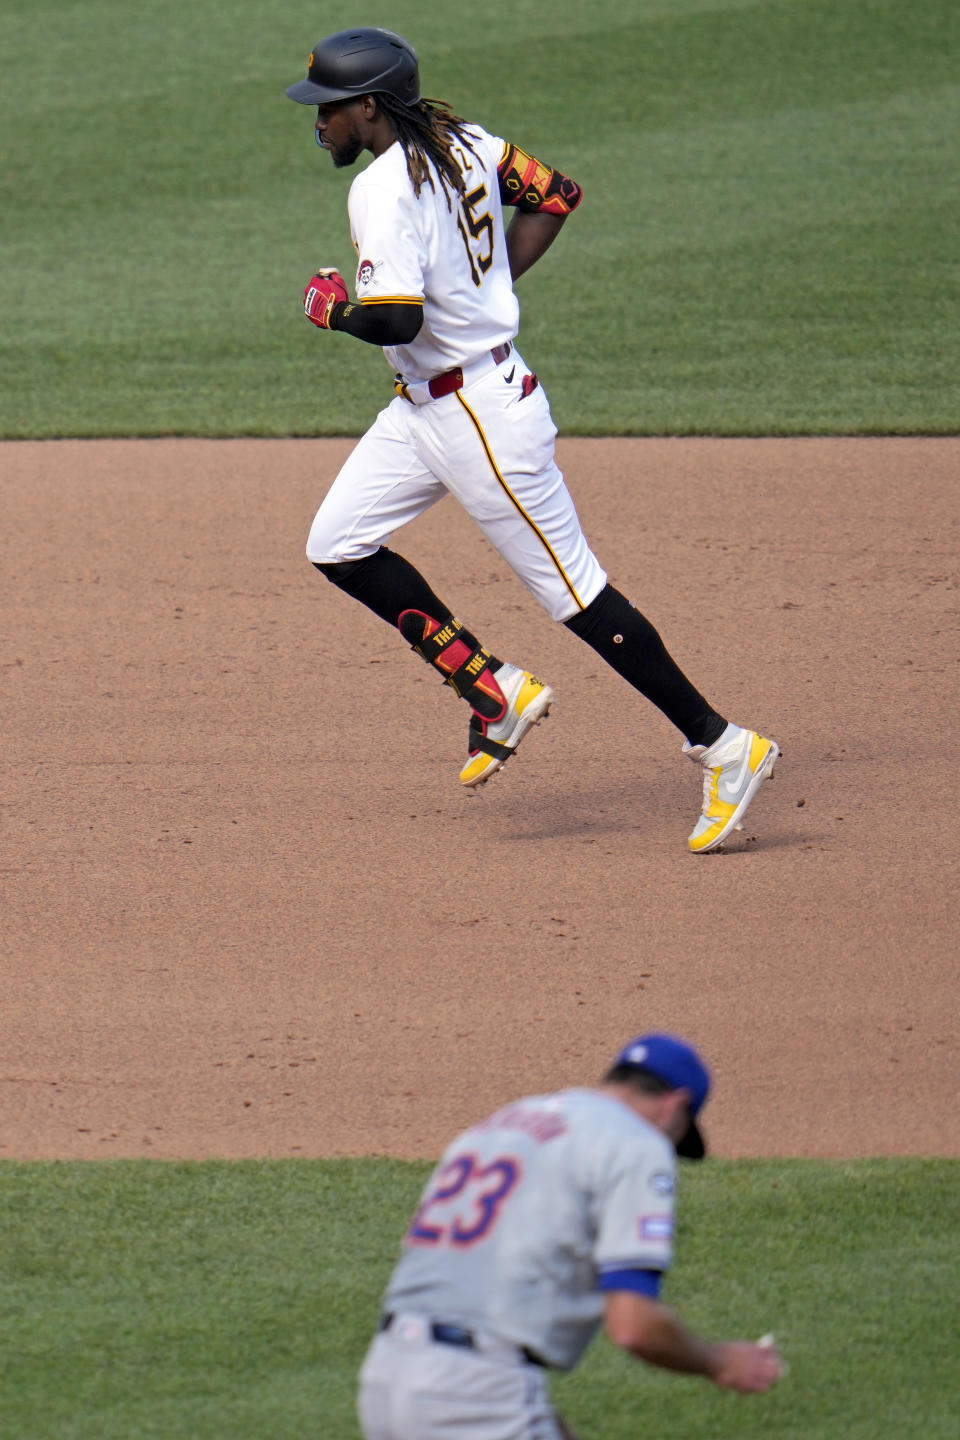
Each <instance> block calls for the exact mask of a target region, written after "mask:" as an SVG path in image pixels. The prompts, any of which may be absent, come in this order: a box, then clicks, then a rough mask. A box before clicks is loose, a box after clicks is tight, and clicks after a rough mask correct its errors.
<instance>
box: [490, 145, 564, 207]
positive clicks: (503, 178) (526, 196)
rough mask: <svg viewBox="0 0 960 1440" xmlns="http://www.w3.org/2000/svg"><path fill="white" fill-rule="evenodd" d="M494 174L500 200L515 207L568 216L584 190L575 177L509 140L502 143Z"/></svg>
mask: <svg viewBox="0 0 960 1440" xmlns="http://www.w3.org/2000/svg"><path fill="white" fill-rule="evenodd" d="M497 175H498V176H499V178H500V199H501V201H502V203H503V204H504V205H515V206H516V208H517V209H518V210H526V211H529V212H531V213H536V212H537V211H543V212H545V213H546V214H548V215H569V214H570V211H571V210H576V208H577V206H578V205H579V204H580V201H581V199H582V198H583V191H582V190H581V188H580V186H579V185H578V184H577V182H576V180H571V179H569V177H568V176H566V175H561V173H560V171H559V170H554V169H553V168H552V166H550V165H543V164H541V162H540V161H539V160H535V159H534V157H533V156H532V155H528V154H527V153H526V151H525V150H521V149H520V147H519V146H518V145H511V144H510V143H509V142H507V143H506V144H505V145H504V149H503V155H502V157H501V159H500V164H499V165H498V166H497Z"/></svg>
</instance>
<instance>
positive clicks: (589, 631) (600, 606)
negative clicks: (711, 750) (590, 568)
mask: <svg viewBox="0 0 960 1440" xmlns="http://www.w3.org/2000/svg"><path fill="white" fill-rule="evenodd" d="M565 623H566V626H567V628H568V629H569V630H572V631H573V633H574V634H575V635H579V636H580V638H581V640H586V642H587V644H588V645H592V647H593V649H594V650H596V652H597V654H598V655H600V656H602V657H603V659H604V660H606V662H607V664H608V665H611V666H612V667H613V669H614V670H616V672H617V674H618V675H622V676H623V678H624V680H626V681H628V682H629V684H631V685H632V686H633V687H634V689H636V690H639V691H640V693H641V695H645V696H646V698H647V699H648V700H650V701H651V702H652V703H653V704H654V705H656V706H657V708H658V709H660V710H662V711H663V713H664V715H666V717H667V719H668V720H670V721H672V723H673V724H674V725H676V727H677V729H678V730H680V731H682V733H683V734H684V735H685V736H686V738H687V739H688V740H689V741H690V744H691V745H712V744H713V742H714V740H718V739H719V738H720V736H721V735H722V734H723V731H724V729H725V727H726V723H727V722H726V720H724V718H723V716H722V715H718V714H717V712H716V710H714V709H713V707H712V706H711V705H709V704H708V703H707V701H706V700H705V699H704V698H703V696H702V695H701V694H700V692H699V690H696V689H694V687H693V686H692V685H691V684H690V681H689V680H688V679H687V677H686V676H685V675H684V673H683V671H682V670H681V669H680V668H679V666H678V665H677V664H676V662H675V661H674V660H672V659H671V657H670V655H669V653H668V652H667V649H666V646H665V645H664V643H663V641H662V640H661V639H660V636H659V635H658V634H657V631H656V630H655V629H654V628H653V626H652V625H651V624H650V621H649V620H648V619H647V618H646V616H644V615H641V613H640V611H639V610H638V609H637V608H636V606H634V605H631V604H630V601H629V600H628V599H627V598H626V596H624V595H621V594H620V591H619V590H615V589H614V588H613V586H612V585H606V586H604V588H603V589H602V590H601V591H600V594H599V595H598V596H597V598H596V599H595V600H592V601H591V602H590V604H589V605H588V606H587V608H586V609H585V610H581V612H580V614H579V615H574V616H572V618H571V619H569V620H567V621H566V622H565Z"/></svg>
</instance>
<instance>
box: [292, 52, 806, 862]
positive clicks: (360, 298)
mask: <svg viewBox="0 0 960 1440" xmlns="http://www.w3.org/2000/svg"><path fill="white" fill-rule="evenodd" d="M287 95H288V96H289V97H290V98H291V99H292V100H295V101H297V102H299V103H300V104H303V105H312V106H316V110H317V118H316V126H315V130H316V140H317V144H318V145H320V146H322V147H323V149H325V150H326V151H328V152H329V154H330V156H331V158H332V160H333V163H334V165H336V166H338V167H340V166H349V165H353V164H354V163H355V162H356V160H357V159H358V158H359V157H360V155H361V154H362V153H363V152H364V151H370V152H371V153H372V155H373V160H372V162H371V163H370V164H369V165H368V167H367V168H366V169H365V170H363V171H362V172H361V173H360V174H358V176H357V177H356V179H355V180H354V182H353V184H352V186H351V188H350V198H349V202H348V210H349V219H350V231H351V236H352V239H353V243H354V246H355V247H356V252H357V271H356V296H357V299H356V302H355V303H354V302H353V301H351V299H350V297H349V295H348V292H347V287H346V284H345V283H344V280H343V278H342V276H341V275H340V274H339V272H338V271H337V270H336V269H334V268H327V267H323V268H321V269H320V270H318V272H317V273H316V274H315V275H313V276H312V278H311V280H310V282H309V283H308V285H307V286H306V289H305V291H304V310H305V312H306V314H307V316H308V317H309V319H310V320H311V321H312V322H313V324H314V325H316V326H317V327H318V328H319V329H321V330H342V331H345V332H346V333H347V334H348V335H352V336H354V337H355V338H357V339H359V340H364V341H366V342H367V343H368V344H371V345H379V346H382V347H383V350H384V353H385V355H386V357H387V361H388V363H389V364H390V366H391V368H392V369H393V370H394V371H395V373H396V380H395V386H394V388H395V392H396V393H395V395H394V398H393V400H392V401H391V403H390V404H388V405H387V407H386V408H385V409H384V410H382V411H381V412H380V414H379V415H378V416H377V418H376V420H375V421H374V423H373V425H372V426H371V428H370V429H369V430H368V431H367V433H366V434H365V435H364V436H363V438H362V439H361V440H360V442H359V444H358V445H357V447H356V449H355V450H354V451H353V453H352V454H351V456H350V458H349V459H348V460H347V463H346V464H345V465H344V467H343V469H342V470H341V471H340V474H339V475H338V476H337V478H336V480H335V481H334V483H333V485H332V486H331V488H330V490H329V492H328V494H327V496H326V498H325V499H324V501H323V503H322V505H321V506H320V509H319V511H318V512H317V515H316V518H315V520H314V522H313V526H312V528H311V530H310V537H309V540H308V542H307V557H308V559H310V560H311V561H312V563H313V564H314V565H315V566H316V568H317V569H318V570H319V571H321V572H322V573H323V574H324V575H326V576H327V578H328V579H329V580H331V581H332V582H333V583H334V584H335V585H337V586H338V587H339V588H340V589H341V590H343V591H344V592H345V593H346V594H348V595H351V596H353V597H354V598H355V599H357V600H359V601H361V602H362V603H363V604H364V605H367V606H369V608H370V609H371V610H373V611H374V612H375V614H377V615H379V616H381V617H382V619H384V620H386V621H387V622H388V623H389V624H390V625H393V626H396V627H397V628H398V629H399V631H400V634H401V635H402V636H403V638H404V639H405V640H406V641H407V643H408V644H409V645H410V646H411V648H412V649H413V650H415V651H416V652H417V654H418V655H420V656H421V657H422V658H423V659H424V660H425V661H427V662H428V664H430V665H432V666H434V667H435V668H436V669H437V670H438V671H439V672H440V674H441V675H442V676H443V678H444V681H445V682H446V684H448V685H449V686H450V687H451V689H452V690H453V691H454V692H455V693H456V694H457V695H458V696H460V697H461V698H462V699H464V700H465V701H466V702H467V704H468V706H469V707H470V721H469V729H468V753H467V761H466V764H465V765H464V767H463V769H462V770H461V771H460V780H461V782H462V784H464V785H467V786H477V785H482V784H484V783H485V782H486V781H487V780H488V779H489V778H490V776H491V775H493V774H494V773H495V772H496V771H498V770H499V769H500V768H501V767H502V766H503V764H504V763H505V761H506V760H507V759H509V757H510V756H511V755H512V754H513V753H514V751H515V750H516V748H517V746H518V745H519V743H520V741H521V740H522V739H523V738H524V736H525V735H526V734H527V733H528V731H529V730H530V729H531V727H532V726H534V725H536V724H538V723H539V721H540V720H541V719H543V717H544V716H545V715H546V714H547V712H548V711H549V709H550V706H551V704H552V702H553V691H552V690H551V688H550V686H549V685H545V684H544V683H543V681H541V680H538V679H537V678H536V677H535V676H534V675H532V674H531V673H530V672H529V671H528V670H524V669H522V668H520V667H519V666H516V665H512V664H509V663H508V662H506V661H504V660H501V659H498V658H497V657H496V656H495V655H493V654H492V653H491V652H490V651H489V650H487V649H485V648H484V647H483V646H482V645H481V644H480V642H479V641H478V639H477V637H476V636H475V635H474V634H473V633H472V632H471V631H470V630H468V629H467V628H466V626H465V625H463V624H461V622H460V621H459V620H458V619H456V618H455V616H454V614H453V612H452V611H451V610H450V608H449V606H447V605H446V604H445V603H444V602H443V601H442V600H440V599H439V598H438V597H437V595H435V594H434V592H433V590H432V589H431V588H430V586H429V585H428V584H427V582H426V580H425V579H424V578H423V576H422V575H421V574H420V573H419V572H418V571H417V570H416V569H414V567H413V566H412V565H410V564H409V563H408V561H406V560H405V559H403V557H402V556H400V555H399V554H397V553H396V551H394V550H392V549H390V548H388V544H387V542H388V541H389V539H390V538H391V536H392V535H393V533H394V531H396V530H398V529H399V528H400V527H401V526H403V525H406V524H407V523H408V522H409V521H411V520H413V519H415V518H416V516H418V515H420V514H422V513H423V511H424V510H426V509H427V508H428V507H429V506H431V505H433V504H435V503H436V501H437V500H439V499H440V498H441V497H442V496H443V495H445V494H447V493H449V494H451V495H453V496H455V497H456V499H457V500H459V502H460V504H461V505H462V506H463V507H464V509H465V510H467V512H468V513H469V514H470V515H471V516H472V517H473V519H474V520H475V521H476V523H477V524H478V525H479V526H480V528H481V530H482V531H483V533H484V534H485V535H486V536H487V538H488V539H489V540H490V542H491V544H493V545H494V546H495V547H496V548H497V550H499V552H500V554H501V555H502V556H503V557H504V559H505V560H506V561H507V563H508V564H509V565H510V566H511V567H512V568H513V570H514V571H515V572H516V574H517V575H518V576H519V578H520V579H521V580H522V581H523V583H524V584H525V585H526V586H527V587H528V589H529V590H530V591H531V592H532V594H533V595H534V596H535V597H536V599H537V600H538V601H539V602H540V604H541V605H543V607H544V608H545V609H546V611H547V612H548V614H550V615H551V616H552V617H553V618H554V619H555V620H558V621H561V622H562V623H563V624H565V625H566V626H567V627H568V628H569V629H570V630H572V631H573V632H574V634H576V635H579V636H580V637H581V639H583V640H585V641H586V642H587V644H589V645H591V646H592V647H593V648H594V649H595V650H596V651H597V653H598V654H599V655H601V656H602V657H603V659H604V660H606V661H607V662H608V663H609V664H610V665H611V666H612V667H613V668H614V669H615V670H616V671H617V672H618V673H619V674H620V675H622V676H623V677H624V679H626V680H627V681H628V682H629V683H630V684H631V685H633V686H634V687H635V688H636V689H637V690H639V691H640V692H641V694H643V695H645V696H646V697H647V699H649V700H650V701H652V702H653V704H654V705H657V706H658V707H659V708H660V709H661V710H662V711H663V712H664V714H665V715H666V716H667V717H668V718H669V719H670V720H671V721H672V722H673V724H674V725H676V726H677V728H678V729H679V730H680V731H681V732H682V734H683V735H684V737H685V738H684V745H683V749H684V752H685V753H686V754H687V755H689V756H690V758H691V759H692V760H694V761H696V762H697V763H698V764H699V765H700V766H701V767H702V770H703V803H702V809H701V814H700V816H699V818H698V819H697V822H696V825H695V826H694V829H693V832H692V834H691V835H690V838H689V842H688V843H689V847H690V849H691V850H692V851H694V852H696V853H699V854H703V853H705V852H707V851H710V850H715V849H717V848H718V847H719V846H720V845H721V844H722V843H723V841H724V840H725V839H726V837H727V836H728V835H729V834H730V832H731V831H732V830H734V829H736V828H739V827H740V824H741V821H742V818H743V815H744V812H745V811H746V809H747V806H748V805H749V804H750V802H751V800H752V799H753V797H754V795H755V793H756V791H757V789H758V788H759V786H760V784H761V783H762V781H763V780H764V779H766V778H767V777H768V776H769V775H771V774H772V773H773V766H774V762H775V761H776V759H777V756H778V754H779V750H778V747H777V745H776V744H775V743H774V741H772V740H766V739H764V738H763V737H762V736H760V735H758V734H756V733H755V732H754V731H752V730H748V729H744V728H743V727H741V726H739V725H734V724H728V722H727V721H726V720H725V719H724V718H723V716H721V715H720V714H718V712H717V711H716V710H714V709H713V707H712V706H711V705H710V704H708V702H707V701H706V700H705V699H704V697H703V696H702V695H701V694H700V693H699V691H697V690H696V689H695V688H694V686H693V685H692V684H691V683H690V681H689V680H688V679H687V678H686V676H685V675H684V674H683V673H682V672H681V670H680V669H679V667H678V666H677V665H676V664H675V662H674V661H673V660H672V659H671V657H670V655H669V654H668V653H667V650H666V648H665V647H664V644H663V641H662V640H661V639H660V636H659V634H658V633H657V631H656V630H655V629H654V627H653V625H651V623H650V622H649V621H648V620H647V619H646V618H645V617H644V616H643V615H642V614H641V613H640V611H639V610H637V609H636V608H635V607H634V606H633V605H632V604H631V603H630V601H629V600H627V599H626V598H625V597H624V596H623V595H622V594H621V593H620V592H619V591H618V590H616V589H615V588H614V587H613V586H612V585H611V584H610V583H609V582H608V580H607V576H606V574H605V573H604V571H603V570H602V569H601V567H600V564H599V562H598V561H597V559H596V557H595V556H594V554H593V552H592V551H591V549H590V547H589V545H588V544H587V541H586V539H585V537H584V534H583V531H582V530H581V528H580V522H579V520H578V518H577V513H576V510H575V508H574V505H573V501H572V500H571V498H570V495H569V493H568V491H567V488H566V485H565V484H564V480H563V476H562V475H561V473H560V470H559V469H558V467H557V464H556V461H555V459H554V440H555V437H556V433H557V432H556V427H555V426H554V423H553V419H552V417H551V414H550V407H549V405H548V403H547V398H546V396H545V394H544V392H543V387H542V386H541V385H540V384H539V382H538V380H537V377H536V375H535V374H533V373H532V371H531V370H530V369H529V367H528V366H527V365H526V364H525V362H524V359H523V356H522V355H521V354H520V353H519V351H518V350H517V348H516V345H515V343H514V340H515V336H516V333H517V328H518V317H519V310H518V305H517V299H516V296H515V294H514V291H513V282H514V281H515V280H516V279H517V277H518V276H520V275H522V274H524V272H525V271H526V270H528V269H529V268H530V266H531V265H533V264H535V263H536V261H537V260H539V259H540V257H541V256H542V255H543V254H544V252H545V251H546V250H547V248H548V246H550V245H551V244H552V243H553V241H554V240H555V239H556V237H557V235H558V234H559V232H560V230H561V228H562V226H563V225H564V224H565V222H566V220H567V217H568V216H569V214H570V213H571V211H573V210H575V209H576V207H577V206H578V205H579V203H580V199H581V191H580V186H579V185H578V184H577V183H576V182H575V181H573V180H571V179H569V178H568V177H567V176H565V175H562V174H561V173H560V172H559V170H556V169H554V168H553V167H551V166H550V165H547V164H543V163H542V162H541V161H539V160H537V159H535V158H534V157H533V156H531V155H528V154H527V153H526V152H525V151H523V150H522V149H520V147H519V146H517V145H515V144H512V143H510V142H509V141H506V140H503V139H501V138H499V137H497V136H493V135H490V134H488V133H487V131H486V130H485V129H483V128H482V126H480V125H475V124H470V123H468V122H467V121H465V120H463V119H461V118H460V117H459V116H457V115H455V114H453V113H452V111H451V110H450V108H449V106H448V105H447V104H446V103H445V102H441V101H436V100H426V99H423V98H422V97H421V94H420V77H419V67H418V62H417V56H416V54H415V52H414V51H413V49H412V48H411V46H410V45H409V44H408V43H407V41H406V40H404V39H403V38H402V37H401V36H399V35H395V34H393V33H392V32H391V31H388V30H381V29H370V28H367V29H359V30H345V31H342V32H340V33H338V34H336V35H330V36H328V37H327V38H326V39H324V40H321V41H320V43H319V44H318V45H316V46H315V48H314V49H313V51H312V52H311V55H310V59H309V73H308V75H307V78H306V79H305V80H301V81H299V82H298V83H297V84H295V85H291V86H290V87H289V88H288V90H287ZM507 209H509V210H510V211H511V212H512V219H511V221H510V224H509V227H506V226H505V221H504V214H505V210H507ZM451 559H452V562H453V564H454V566H455V565H456V555H455V554H454V555H452V556H451Z"/></svg>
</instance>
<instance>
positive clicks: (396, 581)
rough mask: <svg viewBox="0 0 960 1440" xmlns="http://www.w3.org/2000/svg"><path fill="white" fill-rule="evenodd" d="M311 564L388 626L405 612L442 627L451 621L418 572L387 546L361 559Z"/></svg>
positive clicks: (450, 612) (396, 622) (394, 623)
mask: <svg viewBox="0 0 960 1440" xmlns="http://www.w3.org/2000/svg"><path fill="white" fill-rule="evenodd" d="M313 564H314V566H315V568H316V569H317V570H319V571H320V573H321V575H326V577H327V579H328V580H332V581H333V583H334V585H336V586H337V588H338V589H340V590H344V591H345V592H346V593H347V594H348V595H352V596H353V598H354V599H355V600H359V601H360V602H361V604H363V605H366V607H367V609H368V610H372V611H373V613H374V614H375V615H379V616H380V619H381V620H386V622H387V624H388V625H399V623H400V616H401V615H402V614H403V612H404V611H405V610H422V611H423V613H424V614H425V615H429V616H431V617H432V618H433V619H434V620H436V621H437V622H438V623H439V624H441V625H445V624H446V622H447V621H448V620H452V619H453V612H452V611H450V610H448V608H447V606H446V605H444V603H443V601H442V600H440V599H439V598H438V597H437V596H436V595H434V593H433V591H432V590H431V589H430V586H429V585H428V584H427V582H426V580H424V578H423V576H422V575H421V574H420V571H419V570H415V569H414V567H413V566H412V565H411V564H410V561H409V560H404V558H403V556H402V555H398V554H397V552H396V551H395V550H388V549H387V547H386V545H381V546H380V549H379V550H376V551H374V553H373V554H372V555H365V556H364V557H363V559H362V560H345V561H341V562H338V563H336V564H330V565H327V564H324V563H322V562H320V561H317V560H314V562H313Z"/></svg>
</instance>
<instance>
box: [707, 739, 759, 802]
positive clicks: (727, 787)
mask: <svg viewBox="0 0 960 1440" xmlns="http://www.w3.org/2000/svg"><path fill="white" fill-rule="evenodd" d="M768 753H769V752H768ZM764 758H766V757H764ZM760 764H761V765H762V764H763V761H762V760H761V762H760ZM757 768H758V769H759V766H758V767H757ZM749 775H750V751H749V750H748V751H747V753H746V755H745V756H744V758H743V763H742V764H741V766H740V770H739V773H738V774H737V778H736V780H734V781H732V782H731V781H728V780H727V779H726V778H725V777H724V776H721V777H720V782H719V783H718V785H717V793H718V794H719V795H720V798H721V799H725V800H726V802H727V804H728V805H729V804H731V803H734V802H735V801H736V797H737V796H738V794H739V793H740V789H741V787H742V786H743V785H744V783H745V782H746V780H747V779H748V777H749ZM724 792H725V793H724Z"/></svg>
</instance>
